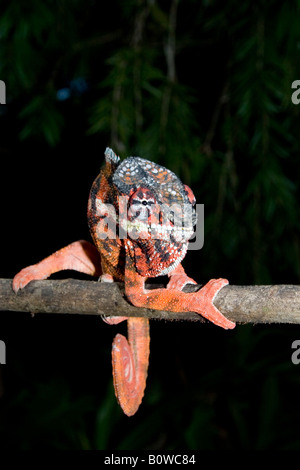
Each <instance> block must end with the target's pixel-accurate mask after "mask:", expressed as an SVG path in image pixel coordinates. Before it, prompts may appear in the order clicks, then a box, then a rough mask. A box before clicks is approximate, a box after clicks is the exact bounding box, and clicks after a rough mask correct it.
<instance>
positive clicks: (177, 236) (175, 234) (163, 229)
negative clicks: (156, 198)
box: [122, 221, 194, 242]
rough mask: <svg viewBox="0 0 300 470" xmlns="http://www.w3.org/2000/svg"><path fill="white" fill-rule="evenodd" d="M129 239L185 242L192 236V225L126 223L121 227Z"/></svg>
mask: <svg viewBox="0 0 300 470" xmlns="http://www.w3.org/2000/svg"><path fill="white" fill-rule="evenodd" d="M122 228H123V229H125V230H126V232H127V233H128V235H129V237H130V238H133V239H137V238H139V239H145V240H148V239H155V240H156V239H157V240H165V241H169V240H171V239H174V240H176V241H179V242H180V241H182V242H186V241H188V240H189V239H190V238H191V237H192V236H193V234H194V229H193V225H192V224H188V225H187V226H186V225H174V224H173V222H171V221H170V222H169V224H168V225H166V224H159V223H146V222H142V221H127V223H126V227H125V226H124V225H123V226H122Z"/></svg>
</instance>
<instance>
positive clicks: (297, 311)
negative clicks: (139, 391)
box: [0, 279, 300, 323]
mask: <svg viewBox="0 0 300 470" xmlns="http://www.w3.org/2000/svg"><path fill="white" fill-rule="evenodd" d="M11 286H12V280H11V279H0V310H2V311H15V312H16V311H19V312H30V313H32V314H36V313H69V314H80V315H104V316H109V315H114V316H136V317H146V318H149V319H159V320H187V321H200V322H202V321H204V320H203V318H202V317H201V316H200V315H198V314H196V313H193V312H190V313H174V312H165V311H160V310H152V309H146V308H137V307H134V306H132V305H131V304H130V303H129V302H128V301H127V300H126V299H125V296H124V287H123V284H121V283H112V284H110V283H98V282H96V281H81V280H75V279H65V280H47V281H33V282H31V283H30V284H28V285H27V286H26V287H25V289H24V290H21V291H19V292H18V293H17V294H15V293H14V292H13V290H12V287H11ZM146 287H147V288H149V289H151V288H158V287H163V286H161V285H156V284H148V285H147V286H146ZM199 288H200V286H199V285H197V286H194V285H188V286H186V287H185V289H184V291H185V292H195V291H196V290H198V289H199ZM214 304H215V305H216V307H217V308H218V309H219V310H220V311H221V312H222V313H223V315H225V316H226V317H227V318H229V319H230V320H232V321H235V322H237V323H300V286H293V285H274V286H231V285H228V286H226V287H224V288H223V289H221V291H220V292H219V293H218V295H217V296H216V298H215V300H214Z"/></svg>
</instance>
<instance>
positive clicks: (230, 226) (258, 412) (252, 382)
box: [0, 0, 300, 449]
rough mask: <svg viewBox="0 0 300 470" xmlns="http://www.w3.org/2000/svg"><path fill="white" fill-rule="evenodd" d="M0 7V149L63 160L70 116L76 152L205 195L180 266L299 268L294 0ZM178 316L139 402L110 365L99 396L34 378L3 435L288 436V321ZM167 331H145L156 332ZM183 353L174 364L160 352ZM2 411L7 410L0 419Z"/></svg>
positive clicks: (291, 393) (292, 378) (92, 441)
mask: <svg viewBox="0 0 300 470" xmlns="http://www.w3.org/2000/svg"><path fill="white" fill-rule="evenodd" d="M1 7H2V8H1V15H0V79H1V80H4V81H5V83H6V90H7V103H8V104H7V106H6V107H5V111H3V112H2V110H3V109H4V108H0V111H1V114H0V126H1V127H2V125H3V127H5V126H7V127H8V124H7V123H9V124H10V125H9V132H8V134H7V135H6V136H3V138H4V139H5V144H6V146H7V147H8V148H15V147H17V149H18V151H19V153H21V154H22V150H23V148H24V146H26V145H29V146H32V147H34V146H36V145H39V146H40V147H42V149H47V151H48V152H50V154H51V152H53V153H52V154H51V155H59V157H57V160H55V161H56V162H58V160H59V159H60V162H59V163H60V165H61V167H63V166H64V163H65V166H66V167H70V163H71V162H72V161H73V155H76V152H77V143H78V141H79V138H78V140H77V132H78V130H79V133H80V136H83V137H82V138H83V140H84V149H85V148H86V147H87V148H89V149H90V148H93V145H92V144H91V142H92V143H94V140H93V139H97V150H96V156H95V157H94V156H93V155H92V153H91V152H90V153H89V154H84V155H82V153H81V154H79V155H78V158H77V161H79V162H80V164H79V166H81V163H82V162H83V163H84V165H85V166H93V164H94V161H95V160H96V159H99V152H100V154H101V152H102V150H104V148H105V146H106V145H109V146H111V147H112V148H113V149H114V150H115V151H116V152H118V153H120V154H121V156H128V155H140V156H142V157H145V158H149V159H152V160H155V161H157V162H160V163H161V164H163V165H166V166H167V167H169V168H170V169H172V170H173V171H175V172H176V173H177V174H178V175H179V176H180V177H181V178H182V179H183V180H184V182H185V183H187V184H189V185H191V187H192V188H193V190H194V192H195V194H196V196H197V201H198V202H199V203H205V245H204V249H203V250H201V253H195V256H192V255H191V253H189V254H188V255H187V260H186V263H187V266H188V263H190V266H188V267H187V270H188V271H189V274H190V275H193V276H194V277H196V278H197V279H198V280H199V282H201V281H202V280H204V279H207V278H208V277H215V276H218V275H220V276H224V277H228V278H229V279H230V281H231V283H236V284H253V283H273V284H275V283H298V282H299V279H300V237H299V233H300V217H299V204H298V200H299V196H300V194H299V184H298V178H299V171H300V159H299V155H300V139H299V118H300V114H299V109H300V108H299V107H297V106H295V105H294V104H292V102H291V94H292V90H291V84H292V82H293V81H294V80H297V79H298V80H299V79H300V70H299V53H300V46H299V44H300V37H299V35H300V33H299V31H300V2H299V1H296V0H293V1H290V2H279V0H271V1H268V2H266V1H264V0H261V1H257V2H250V1H249V0H248V1H243V2H238V1H237V0H228V1H226V2H223V1H220V0H203V1H202V2H199V1H195V0H185V1H179V0H169V1H168V2H162V1H160V0H151V1H150V0H130V1H126V2H122V1H118V0H113V1H112V2H109V3H106V4H105V5H104V4H103V3H102V2H94V1H92V0H88V1H85V2H83V1H82V0H76V1H72V2H70V1H67V0H63V1H53V0H46V1H44V2H38V1H37V0H28V1H26V2H21V1H20V0H10V1H3V2H2V5H1ZM80 80H81V81H80ZM99 141H100V142H101V144H100V145H98V142H99ZM14 146H15V147H14ZM49 147H50V149H49ZM99 147H100V148H99ZM27 148H28V147H27ZM64 148H67V149H70V152H68V154H67V153H66V152H64V151H61V149H64ZM101 149H102V150H101ZM59 152H61V153H59ZM60 155H61V158H60ZM41 161H42V163H44V162H43V160H42V158H41ZM18 163H19V162H18ZM97 164H98V160H97ZM55 171H56V170H55ZM55 171H53V173H51V175H52V178H54V176H55ZM79 176H81V174H80V175H79ZM52 186H53V181H51V188H52ZM54 186H55V184H54ZM45 187H46V183H45ZM67 196H68V195H67ZM59 204H60V205H61V201H59ZM76 236H77V235H76V234H74V239H75V238H76ZM37 238H38V237H37ZM45 254H47V250H46V252H45ZM32 259H34V256H32ZM189 260H190V261H189ZM200 265H201V267H200V268H199V266H200ZM193 270H194V273H193V272H192V271H193ZM199 272H200V273H201V279H199ZM161 328H162V327H161ZM182 330H184V328H183V327H182V329H181V330H180V331H182ZM192 330H193V331H190V330H188V331H187V330H186V331H185V333H182V336H180V333H178V332H175V333H174V336H175V337H176V335H178V336H177V337H180V342H179V343H178V344H177V346H176V345H175V347H174V351H175V352H174V353H172V354H170V355H169V356H167V351H166V349H167V348H165V349H163V351H162V352H161V353H160V354H161V356H163V358H164V357H165V356H166V358H167V359H166V361H167V360H168V361H169V362H168V364H165V365H166V367H165V368H169V367H170V369H171V368H172V367H173V368H174V370H173V373H174V375H173V376H172V379H170V376H169V375H168V379H167V378H166V374H165V373H163V372H161V371H160V367H161V368H162V367H163V365H161V363H162V362H163V358H161V357H159V359H157V358H156V360H155V358H154V359H151V360H152V361H153V362H152V363H151V364H153V366H152V375H151V377H150V378H149V382H148V389H147V394H146V396H145V400H144V405H143V408H142V409H141V411H139V413H138V416H136V417H134V418H132V419H131V421H128V420H127V418H126V417H124V416H122V414H121V412H120V410H119V408H118V405H117V404H116V402H115V398H114V396H113V392H112V388H111V380H110V382H109V385H107V384H105V386H104V391H105V390H107V394H105V393H104V397H102V398H101V399H100V398H99V399H98V396H97V395H96V392H95V396H94V397H92V398H91V397H87V396H83V398H80V397H79V398H78V397H75V398H74V397H73V396H72V393H71V391H70V389H69V387H70V386H69V385H68V384H67V383H63V384H62V383H60V382H59V381H57V380H56V379H53V382H51V383H50V384H49V383H48V384H47V385H45V383H41V382H40V381H39V380H38V379H37V382H36V383H35V384H33V385H32V386H24V388H21V390H19V391H18V392H15V393H14V394H13V395H12V397H11V399H10V400H9V399H8V400H7V402H5V403H6V404H7V405H8V408H7V412H3V413H2V415H1V416H0V418H1V419H0V423H2V424H1V426H2V427H1V428H0V430H1V434H2V435H5V434H6V435H7V436H8V437H9V438H11V439H14V440H15V446H16V447H19V448H39V447H47V448H48V447H49V448H69V449H74V448H79V449H110V448H117V449H134V448H148V449H149V448H153V449H182V448H188V449H236V448H239V449H251V448H255V449H271V448H294V449H297V448H299V433H298V424H297V420H298V421H299V417H300V416H299V411H298V399H297V397H298V396H299V378H298V376H299V373H298V371H297V370H296V368H295V366H292V365H291V363H290V349H289V348H290V344H291V340H292V339H294V338H295V337H296V335H297V334H298V332H297V331H296V332H295V330H292V329H289V328H287V327H286V328H282V331H281V330H280V331H279V329H278V328H277V327H275V326H274V327H265V328H264V327H252V326H241V327H238V328H237V330H236V332H235V333H234V334H233V335H232V336H226V339H225V337H223V336H221V334H220V333H217V332H216V331H215V330H214V329H212V330H210V329H209V331H208V333H207V330H205V331H202V332H200V331H199V332H197V333H196V332H194V330H196V329H195V328H194V327H193V328H192ZM197 331H198V330H197ZM218 334H219V335H220V336H219V337H218V336H217V335H218ZM184 335H186V336H185V338H186V343H185V344H182V342H183V337H184ZM193 335H194V336H193ZM165 337H166V336H164V338H163V339H162V340H161V341H159V340H157V341H156V342H155V340H152V344H153V345H154V346H155V344H156V345H158V346H157V347H159V346H163V345H166V340H165ZM216 337H217V338H219V341H220V347H219V349H218V347H217V346H215V344H216V343H217V342H218V340H216ZM229 338H230V339H229ZM192 339H193V341H192ZM174 341H175V340H174ZM168 342H170V343H171V342H172V339H171V337H170V336H169V335H168ZM190 344H196V346H194V349H191V352H190V355H187V353H185V350H189V348H190V347H191V348H193V346H190ZM211 344H213V345H214V346H213V347H211ZM218 344H219V343H218ZM280 344H281V345H282V344H283V345H284V346H282V349H281V350H280V348H279V346H278V345H280ZM199 348H200V349H201V348H203V349H202V350H201V354H199V351H198V350H199ZM214 350H217V353H216V354H217V357H216V356H215V355H214ZM224 351H225V353H224ZM185 354H186V356H185V358H184V359H183V361H184V365H182V367H180V365H178V363H177V362H176V365H174V364H175V360H177V361H179V357H181V356H184V355H185ZM173 356H175V359H174V357H173ZM201 357H205V361H201ZM220 357H221V358H222V360H221V359H220ZM99 360H101V359H99ZM172 361H173V362H172ZM199 362H200V365H199ZM204 362H205V363H204ZM169 364H173V366H169ZM189 364H191V370H187V369H188V365H189ZM155 367H156V370H157V373H156V375H155V372H154V370H155ZM20 368H21V369H22V365H21V366H20ZM198 368H199V373H197V372H198ZM182 370H184V371H185V372H184V373H183V372H182ZM93 373H94V370H93ZM297 373H298V375H297ZM160 374H161V375H160ZM185 374H186V375H185ZM171 375H172V374H171ZM169 381H170V382H171V385H169ZM287 388H288V389H287ZM101 391H102V387H101ZM11 416H13V417H17V418H18V420H17V426H14V427H13V426H11V425H9V426H8V431H9V432H8V433H7V429H6V427H5V424H7V423H8V422H9V421H10V419H11ZM89 420H90V421H92V422H93V424H92V426H90V427H87V426H86V423H87V421H89ZM14 422H15V421H14ZM57 430H59V432H58V434H57V432H56V431H57ZM8 440H9V439H7V441H8Z"/></svg>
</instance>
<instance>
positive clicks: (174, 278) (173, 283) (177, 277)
mask: <svg viewBox="0 0 300 470" xmlns="http://www.w3.org/2000/svg"><path fill="white" fill-rule="evenodd" d="M168 276H169V278H170V280H169V282H168V285H167V289H176V290H182V289H183V288H184V286H185V285H186V284H197V282H196V281H194V279H192V278H191V277H188V275H187V274H186V272H185V270H184V269H183V267H182V265H181V263H180V264H179V265H178V266H177V267H176V268H175V269H173V271H171V272H170V273H169V274H168Z"/></svg>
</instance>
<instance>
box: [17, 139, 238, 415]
mask: <svg viewBox="0 0 300 470" xmlns="http://www.w3.org/2000/svg"><path fill="white" fill-rule="evenodd" d="M105 160H106V163H105V165H104V167H103V169H102V170H101V172H100V174H99V175H98V177H97V178H96V179H95V181H94V183H93V185H92V187H91V190H90V195H89V200H88V211H87V215H88V224H89V228H90V232H91V235H92V238H93V241H94V244H95V246H94V245H92V244H91V243H89V242H87V241H84V240H80V241H77V242H74V243H71V244H70V245H68V246H66V247H64V248H62V249H60V250H58V251H57V252H55V253H54V254H52V255H50V256H48V257H47V258H45V259H44V260H42V261H41V262H39V263H37V264H35V265H32V266H28V267H27V268H24V269H22V270H21V271H20V272H19V273H18V274H17V275H16V276H15V277H14V279H13V289H14V291H15V292H17V291H18V290H19V289H20V288H23V287H25V286H26V284H28V282H30V281H32V280H35V279H46V278H47V277H48V276H50V274H52V273H54V272H57V271H60V270H63V269H75V270H77V271H80V272H84V273H86V274H90V275H92V276H100V280H101V281H102V282H113V281H114V280H118V281H123V282H124V283H125V295H126V297H127V299H128V300H129V301H130V302H131V303H132V304H133V305H135V306H137V307H148V308H152V309H158V310H169V311H174V312H187V311H190V312H191V311H192V312H197V313H199V314H201V315H202V316H204V317H205V318H207V319H208V320H210V321H211V322H213V323H215V324H216V325H218V326H221V327H223V328H225V329H231V328H234V326H235V324H234V323H233V322H231V321H230V320H228V319H226V318H225V317H224V316H223V315H222V314H221V312H220V311H219V310H218V309H217V308H216V307H215V306H214V305H213V300H214V297H215V296H216V294H217V293H218V291H219V290H220V289H221V288H222V287H223V286H225V285H226V284H228V281H227V280H226V279H212V280H210V281H209V282H208V283H207V284H206V285H205V286H204V287H202V288H201V289H200V290H199V291H197V292H192V293H184V292H182V288H183V287H184V286H185V285H186V284H187V283H194V284H196V282H195V281H194V280H193V279H191V278H189V277H188V276H187V275H186V273H185V271H184V269H183V267H182V265H181V261H182V259H183V258H184V256H185V255H186V252H187V248H188V242H189V239H190V238H191V236H192V234H193V226H194V225H195V224H196V212H195V203H196V201H195V197H194V195H193V192H192V190H191V189H190V188H189V187H188V186H186V185H184V184H182V182H181V181H180V180H179V178H178V177H177V176H176V175H175V174H174V173H173V172H171V171H170V170H168V169H166V168H164V167H162V166H160V165H158V164H156V163H153V162H151V161H148V160H145V159H142V158H140V157H129V158H126V159H125V160H123V161H122V162H121V161H120V158H119V157H118V156H117V155H116V154H115V153H114V152H113V151H112V150H111V149H109V148H107V149H106V151H105ZM183 206H184V207H185V208H186V209H187V211H186V212H185V214H188V219H189V224H185V225H187V227H186V226H185V225H184V224H182V223H178V221H179V222H181V219H182V218H183V215H182V212H181V211H180V210H178V208H179V209H180V208H181V207H183ZM162 207H163V208H168V207H172V209H174V210H173V211H168V210H166V211H162V209H161V208H162ZM123 212H124V213H123ZM176 212H178V213H176ZM185 217H186V216H185ZM176 218H177V220H176ZM176 222H177V223H176ZM99 253H100V256H99ZM100 259H101V262H100ZM161 275H167V276H168V277H169V282H168V284H167V287H166V288H157V289H151V290H147V289H146V288H145V281H146V279H147V278H152V277H157V276H161ZM124 320H127V325H128V341H127V339H126V338H125V337H124V336H122V335H120V334H117V335H116V337H115V339H114V341H113V346H112V365H113V381H114V388H115V393H116V397H117V400H118V402H119V404H120V406H121V407H122V409H123V411H124V413H125V414H126V415H128V416H132V415H133V414H135V412H136V411H137V409H138V407H139V405H140V403H141V401H142V398H143V396H144V390H145V386H146V378H147V369H148V361H149V343H150V336H149V322H148V320H147V319H146V318H137V317H131V318H126V317H116V316H115V317H113V316H112V317H109V318H106V319H105V321H106V322H107V323H109V324H116V323H119V322H121V321H124Z"/></svg>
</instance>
